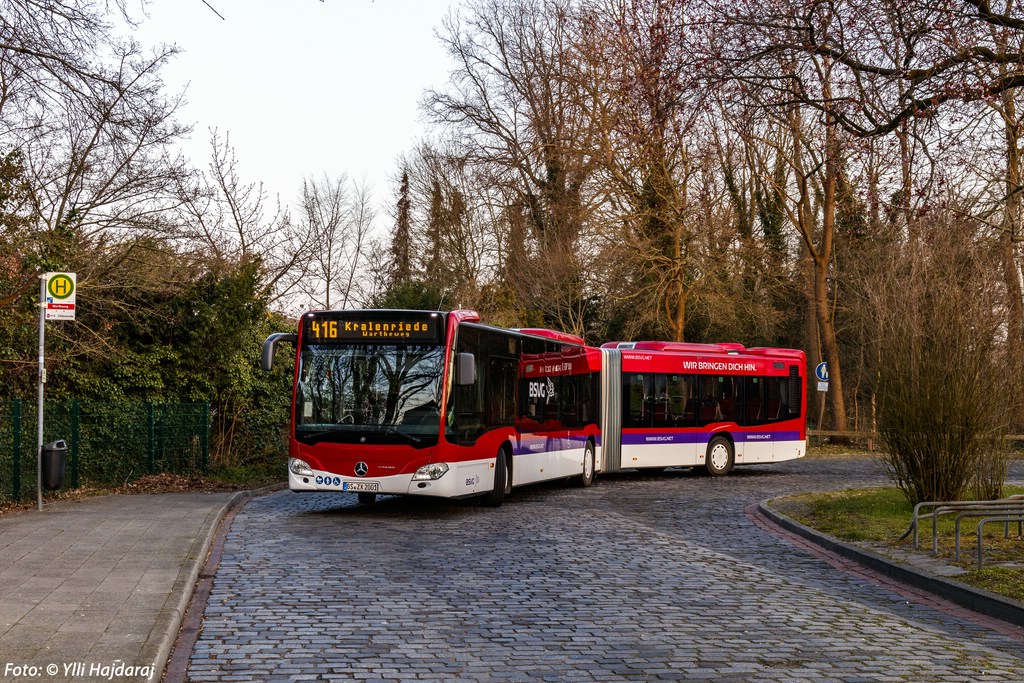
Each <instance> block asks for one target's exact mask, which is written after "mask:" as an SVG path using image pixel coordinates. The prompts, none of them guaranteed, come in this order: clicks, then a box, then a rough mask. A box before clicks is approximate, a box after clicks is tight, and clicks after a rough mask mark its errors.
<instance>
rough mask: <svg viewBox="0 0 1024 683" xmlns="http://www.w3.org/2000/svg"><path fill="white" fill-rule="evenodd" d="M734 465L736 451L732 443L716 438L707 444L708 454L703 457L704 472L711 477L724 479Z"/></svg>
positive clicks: (722, 438) (723, 438)
mask: <svg viewBox="0 0 1024 683" xmlns="http://www.w3.org/2000/svg"><path fill="white" fill-rule="evenodd" d="M735 463H736V451H735V450H734V449H733V446H732V442H731V441H729V439H727V438H725V437H724V436H716V437H714V438H712V439H711V441H709V442H708V452H707V455H706V456H705V457H704V470H705V471H706V472H707V473H708V474H709V475H711V476H712V477H724V476H725V475H727V474H729V472H731V471H732V467H733V465H734V464H735Z"/></svg>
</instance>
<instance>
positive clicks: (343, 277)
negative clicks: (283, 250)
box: [301, 175, 373, 309]
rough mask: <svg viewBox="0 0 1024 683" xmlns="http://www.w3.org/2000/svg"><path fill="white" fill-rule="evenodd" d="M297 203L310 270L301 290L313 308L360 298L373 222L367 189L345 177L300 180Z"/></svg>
mask: <svg viewBox="0 0 1024 683" xmlns="http://www.w3.org/2000/svg"><path fill="white" fill-rule="evenodd" d="M302 207H303V211H304V214H305V216H304V221H303V225H304V231H305V234H308V236H309V249H308V251H307V255H306V258H308V260H309V269H308V272H307V275H306V277H305V278H304V279H303V281H302V283H301V288H302V291H303V292H304V293H305V294H306V296H307V297H308V298H309V300H310V302H311V303H312V305H313V306H314V307H318V308H325V309H331V308H347V307H348V306H350V305H352V304H354V303H359V302H361V301H362V300H363V299H364V296H365V288H366V286H367V284H368V283H367V282H364V280H363V278H362V274H363V269H364V266H365V265H366V263H367V261H366V259H367V257H368V255H369V253H368V252H369V249H370V245H369V233H370V226H371V223H372V221H373V210H372V209H371V198H370V194H369V191H368V190H367V188H366V187H365V186H361V185H358V184H350V182H349V180H348V177H347V176H344V175H342V176H340V177H338V178H333V179H332V178H329V177H327V176H324V177H323V178H321V179H319V180H314V179H308V180H306V181H304V182H303V184H302Z"/></svg>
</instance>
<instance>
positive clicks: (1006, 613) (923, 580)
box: [757, 500, 1024, 627]
mask: <svg viewBox="0 0 1024 683" xmlns="http://www.w3.org/2000/svg"><path fill="white" fill-rule="evenodd" d="M769 503H770V501H767V500H764V501H761V502H760V503H758V506H757V509H758V512H760V513H761V514H763V515H764V516H765V517H767V518H768V519H770V520H772V522H774V523H775V524H778V525H779V526H780V527H782V528H783V529H786V530H787V531H790V532H792V533H795V534H797V535H799V536H801V537H803V538H805V539H807V540H808V541H811V542H812V543H814V544H816V545H818V546H821V547H822V548H824V549H826V550H829V551H831V552H834V553H836V554H837V555H840V556H842V557H844V558H846V559H848V560H852V561H854V562H857V563H858V564H860V565H863V566H865V567H867V568H868V569H871V570H873V571H875V572H878V573H879V574H882V575H883V576H887V577H889V578H892V579H895V580H896V581H900V582H902V583H906V584H909V585H911V586H914V587H915V588H920V589H921V590H926V591H928V592H930V593H934V594H935V595H938V596H939V597H942V598H945V599H946V600H949V601H950V602H953V603H956V604H958V605H960V606H961V607H966V608H967V609H970V610H973V611H975V612H978V613H979V614H984V615H985V616H989V617H993V618H995V619H1000V620H1002V621H1005V622H1007V623H1010V624H1013V625H1014V626H1021V627H1024V604H1022V603H1020V602H1017V601H1016V600H1013V599H1010V598H1007V597H1004V596H1002V595H996V594H995V593H991V592H989V591H986V590H983V589H981V588H975V587H973V586H968V585H967V584H965V583H961V582H959V581H954V580H953V579H948V578H944V577H941V576H936V575H935V574H932V573H930V572H927V571H924V570H923V569H919V568H917V567H912V566H908V565H904V564H899V563H897V562H895V561H893V560H891V559H889V558H887V557H884V556H882V555H880V554H878V553H875V552H872V551H870V550H867V549H864V548H860V547H858V546H854V545H850V544H847V543H844V542H842V541H840V540H838V539H836V538H833V537H832V536H828V535H826V534H823V533H821V532H819V531H816V530H815V529H812V528H810V527H808V526H805V525H803V524H801V523H800V522H797V521H795V520H793V519H790V518H789V517H786V516H785V515H783V514H781V513H779V512H776V511H775V510H773V509H771V508H770V507H769Z"/></svg>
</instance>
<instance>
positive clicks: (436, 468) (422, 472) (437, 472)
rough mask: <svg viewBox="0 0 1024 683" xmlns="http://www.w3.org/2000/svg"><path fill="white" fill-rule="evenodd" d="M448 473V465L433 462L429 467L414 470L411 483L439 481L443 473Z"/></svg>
mask: <svg viewBox="0 0 1024 683" xmlns="http://www.w3.org/2000/svg"><path fill="white" fill-rule="evenodd" d="M447 471H448V465H447V464H446V463H443V462H435V463H432V464H430V465H424V466H423V467H421V468H419V469H418V470H416V474H414V475H412V480H413V481H431V480H433V479H440V478H441V477H443V476H444V473H445V472H447Z"/></svg>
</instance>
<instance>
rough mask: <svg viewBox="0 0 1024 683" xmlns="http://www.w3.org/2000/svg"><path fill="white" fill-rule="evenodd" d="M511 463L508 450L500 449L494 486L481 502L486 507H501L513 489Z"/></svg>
mask: <svg viewBox="0 0 1024 683" xmlns="http://www.w3.org/2000/svg"><path fill="white" fill-rule="evenodd" d="M510 465H511V463H510V462H508V452H507V451H506V450H505V449H504V448H499V449H498V455H497V456H496V457H495V458H494V487H493V488H492V489H491V491H490V492H489V493H485V494H484V496H483V498H481V500H480V502H481V503H483V504H484V505H485V506H486V507H489V508H496V507H499V506H500V505H501V503H502V501H504V500H505V494H506V493H509V492H510V491H511V490H512V472H511V467H510Z"/></svg>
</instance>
